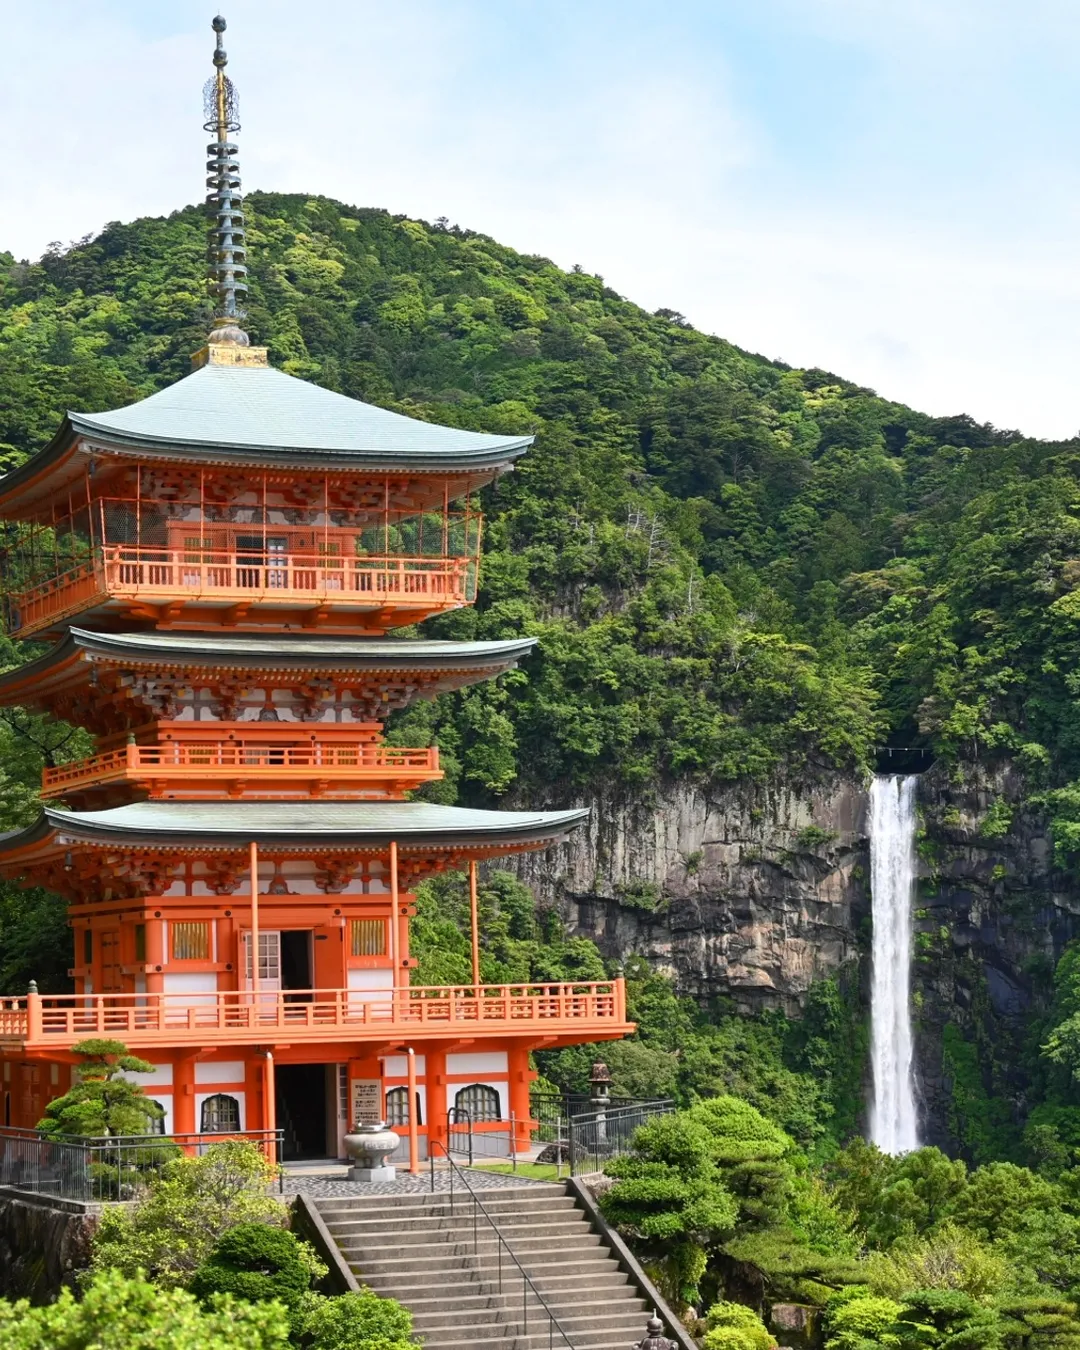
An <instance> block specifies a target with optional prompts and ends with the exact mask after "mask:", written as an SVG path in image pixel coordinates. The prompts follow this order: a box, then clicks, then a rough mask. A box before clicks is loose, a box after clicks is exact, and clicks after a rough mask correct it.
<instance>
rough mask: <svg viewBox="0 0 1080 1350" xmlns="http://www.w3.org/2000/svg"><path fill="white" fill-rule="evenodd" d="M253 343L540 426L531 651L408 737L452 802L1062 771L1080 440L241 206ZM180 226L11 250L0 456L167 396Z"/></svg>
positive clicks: (195, 292) (417, 248)
mask: <svg viewBox="0 0 1080 1350" xmlns="http://www.w3.org/2000/svg"><path fill="white" fill-rule="evenodd" d="M247 205H248V212H249V235H248V237H249V241H250V244H251V259H252V302H251V321H250V327H251V330H252V334H253V337H254V338H255V339H256V340H258V341H262V342H265V343H267V344H268V345H269V347H270V352H271V359H272V360H273V361H275V362H276V363H277V364H280V365H281V366H282V367H283V368H284V369H286V370H288V371H290V372H292V373H294V374H297V375H300V376H303V377H305V378H309V379H313V380H316V381H317V382H319V383H321V384H323V385H325V386H326V387H328V388H332V389H338V390H341V391H342V392H344V393H347V394H352V395H355V396H358V397H360V398H364V399H367V400H369V401H373V402H377V403H381V404H384V405H386V406H390V407H394V408H398V409H400V410H402V411H405V412H409V413H411V414H413V415H415V416H419V417H424V418H431V419H433V420H438V421H441V422H446V423H451V424H454V425H459V426H464V427H472V428H477V429H484V430H491V431H507V432H513V431H534V432H535V433H536V434H537V442H536V446H535V448H534V449H533V450H532V451H531V452H530V454H529V455H528V456H527V457H526V458H525V460H524V461H523V462H522V465H521V467H520V469H519V470H518V471H517V472H516V473H514V474H512V475H510V476H509V477H508V478H507V479H505V480H503V482H501V483H500V484H499V485H498V486H497V487H495V488H493V489H491V490H490V491H489V492H488V493H486V494H485V506H486V509H487V511H488V515H489V528H488V538H487V555H486V558H485V567H484V578H483V586H482V592H481V598H480V603H479V605H478V606H477V608H476V610H475V612H469V613H462V614H459V615H454V616H451V617H449V618H447V619H444V620H441V621H439V622H438V623H436V624H435V625H433V627H434V628H435V629H436V630H437V631H439V632H442V633H445V634H447V635H454V636H461V637H464V636H486V635H489V634H506V633H511V632H529V633H534V634H536V635H537V636H539V637H540V639H541V652H540V654H539V656H538V657H537V658H536V659H535V660H533V661H532V662H531V663H530V664H529V666H528V669H527V670H526V671H525V672H524V673H523V674H522V675H521V676H519V677H517V678H516V679H512V680H510V681H508V682H506V684H505V685H504V686H503V687H502V688H485V689H479V690H473V691H469V692H466V693H463V694H461V695H458V696H455V697H454V698H451V699H446V700H442V701H441V702H440V703H439V704H438V705H436V706H434V707H432V706H429V705H424V706H423V707H421V708H419V709H416V710H414V711H413V712H411V713H410V714H407V715H406V717H405V718H404V719H403V722H404V726H403V734H404V727H407V728H408V734H409V737H410V738H412V739H415V738H416V737H417V736H418V735H420V734H426V735H429V736H437V737H438V739H439V742H440V745H441V746H442V748H443V751H444V760H445V761H446V762H447V763H448V765H449V766H450V767H451V768H452V770H453V772H452V774H451V775H450V779H449V781H448V783H447V784H446V785H445V787H444V789H443V790H444V791H445V792H447V793H457V792H467V793H471V794H475V793H491V792H496V793H497V792H502V791H505V790H506V789H507V788H508V787H509V786H510V785H511V784H512V783H513V782H514V781H515V779H517V778H519V777H523V776H524V777H527V778H529V779H530V780H531V781H532V782H533V783H534V784H535V783H539V784H542V785H543V786H544V787H545V788H547V787H549V786H550V785H551V784H553V783H558V782H568V783H573V782H586V781H589V780H591V779H594V778H595V776H596V775H597V774H599V773H604V774H606V775H614V777H615V778H616V779H622V780H623V781H625V782H628V783H639V784H640V783H647V782H648V781H650V780H651V779H652V778H653V777H654V776H655V775H656V774H658V773H674V774H687V773H691V774H698V775H703V776H706V777H708V778H712V779H734V778H738V777H740V776H744V775H755V776H764V775H767V774H769V773H770V772H772V771H774V770H776V769H777V768H778V767H780V766H781V765H782V766H784V767H785V768H786V769H788V770H790V769H791V768H792V767H795V766H798V765H799V764H804V763H811V764H818V763H833V764H843V765H851V764H857V763H865V762H867V761H868V759H869V758H870V754H871V749H872V746H873V745H874V743H875V742H877V741H879V740H880V739H882V738H883V737H885V736H887V735H889V734H890V733H891V734H894V735H897V736H899V737H900V738H901V739H903V740H906V741H910V740H911V739H912V738H914V737H917V736H920V735H921V736H924V737H926V738H929V739H930V740H931V741H932V742H933V744H934V745H935V746H936V747H937V748H938V749H939V750H940V751H942V752H944V753H952V754H956V753H960V752H962V751H967V752H974V751H976V750H978V751H979V752H985V751H987V750H994V749H999V750H1000V749H1011V750H1016V751H1018V752H1019V751H1020V750H1023V752H1024V754H1025V755H1026V756H1027V757H1028V760H1029V761H1030V762H1032V763H1042V762H1045V761H1052V763H1053V770H1054V775H1055V776H1056V777H1057V778H1058V779H1059V780H1060V781H1059V782H1058V783H1057V784H1056V786H1059V787H1063V786H1064V785H1065V782H1066V781H1067V779H1068V778H1069V777H1070V776H1071V775H1072V774H1073V773H1074V771H1075V770H1076V769H1077V766H1078V754H1080V720H1078V718H1077V716H1076V709H1075V691H1074V689H1073V686H1072V684H1071V679H1072V676H1071V672H1072V670H1073V668H1074V667H1075V664H1076V661H1075V656H1076V643H1077V623H1078V621H1080V601H1078V600H1077V598H1076V597H1077V595H1080V591H1077V590H1076V586H1077V583H1078V581H1080V561H1077V557H1076V555H1077V554H1078V553H1080V547H1078V541H1077V529H1078V526H1077V522H1076V518H1075V501H1076V467H1077V445H1076V444H1075V443H1072V442H1070V443H1066V444H1061V445H1048V444H1043V443H1033V442H1028V441H1024V440H1022V439H1021V438H1020V437H1019V436H1017V435H1016V434H1013V433H1001V432H997V431H994V430H993V429H992V428H989V427H982V426H978V425H976V424H974V423H973V422H971V420H970V419H967V418H964V417H956V418H945V419H937V420H934V419H931V418H927V417H924V416H922V415H920V414H918V413H915V412H912V411H911V410H910V409H907V408H904V407H902V406H900V405H898V404H894V403H890V402H888V401H887V400H884V399H881V398H877V397H876V396H875V395H873V394H872V393H871V392H869V391H868V390H865V389H861V388H858V387H857V386H855V385H852V384H850V383H849V382H846V381H844V380H842V379H840V378H839V377H837V376H834V375H830V374H827V373H825V372H822V371H794V370H789V369H787V368H785V367H783V366H782V365H779V364H777V363H775V362H769V361H766V360H764V359H762V358H760V357H755V356H752V355H749V354H747V353H745V352H742V351H739V350H738V349H737V348H735V347H733V346H731V345H730V344H729V343H727V342H724V341H722V340H720V339H718V338H712V337H707V336H705V335H703V334H701V333H698V332H696V331H695V330H694V329H693V328H691V327H690V326H689V325H688V324H687V323H686V322H685V321H684V320H683V319H682V318H681V316H679V315H677V314H673V313H671V312H669V311H659V312H658V313H656V314H653V315H650V314H647V313H645V312H643V311H642V310H640V309H639V308H638V307H637V306H635V305H633V304H631V303H630V302H629V301H627V300H624V299H622V298H621V297H620V296H618V295H617V294H616V293H615V292H613V291H612V290H611V289H610V288H608V287H606V286H605V285H604V284H603V281H602V280H601V279H600V278H598V277H595V276H591V275H589V274H587V273H585V272H583V271H581V270H574V271H572V272H569V273H567V272H563V271H560V270H559V269H558V268H556V267H554V266H553V265H552V264H551V263H550V262H548V261H546V260H545V259H543V258H537V257H525V256H522V255H520V254H516V253H514V252H513V251H512V250H510V249H507V248H505V247H503V246H501V245H499V244H497V243H495V242H494V241H493V240H491V239H489V238H486V237H485V236H482V235H478V234H474V233H471V232H469V231H465V230H460V229H457V228H448V227H447V226H446V224H445V222H438V223H436V224H435V225H434V226H431V225H425V224H423V223H421V222H418V221H411V220H406V219H403V218H400V217H393V216H390V215H387V214H386V213H384V212H380V211H370V210H357V209H354V208H351V207H346V206H343V205H341V204H340V203H337V202H332V201H329V200H326V199H324V198H304V197H299V196H281V195H269V196H268V195H260V194H253V195H252V196H250V197H249V198H248V201H247ZM203 228H204V221H203V218H202V216H201V213H200V212H199V211H197V210H195V209H187V210H184V211H180V212H177V213H175V214H174V215H173V216H171V217H169V218H168V219H160V220H140V221H136V222H134V223H132V224H130V225H121V224H113V225H110V226H108V227H107V228H106V229H105V231H104V232H103V233H102V234H101V235H99V236H98V237H97V238H95V239H88V240H84V241H82V242H81V243H80V244H78V245H76V246H74V247H72V248H69V249H66V250H65V249H61V248H60V247H56V248H53V249H51V250H50V251H49V252H48V253H47V254H46V255H45V257H44V258H42V259H41V260H40V262H38V263H36V264H32V265H30V264H25V263H17V262H15V261H14V260H13V259H11V258H10V256H7V257H5V256H4V255H0V444H6V447H7V451H6V453H7V454H8V457H9V461H10V462H16V461H18V460H20V459H21V458H23V457H25V455H26V454H28V453H29V452H31V451H32V450H33V449H35V448H37V447H38V446H40V445H42V444H43V443H44V442H45V441H46V440H47V439H48V437H49V436H50V435H51V434H52V432H53V430H54V429H55V426H56V424H57V422H58V421H59V418H60V416H61V414H62V412H63V411H64V409H65V408H67V407H72V408H81V409H93V410H99V409H101V408H103V407H108V406H116V405H118V404H122V403H125V402H129V401H131V400H133V399H135V398H137V397H140V396H142V395H144V394H146V393H149V392H151V391H152V390H154V389H156V388H160V387H161V386H162V385H164V384H166V383H168V382H169V381H171V380H174V379H176V378H177V377H178V376H180V375H182V374H184V373H185V372H186V369H187V361H188V357H189V354H190V353H191V351H193V350H194V349H195V348H196V347H197V346H198V345H199V342H200V341H201V338H202V335H203V332H204V330H205V326H206V319H205V310H204V308H203V298H202V291H203V287H202V270H203V267H204V263H203V241H204V235H203Z"/></svg>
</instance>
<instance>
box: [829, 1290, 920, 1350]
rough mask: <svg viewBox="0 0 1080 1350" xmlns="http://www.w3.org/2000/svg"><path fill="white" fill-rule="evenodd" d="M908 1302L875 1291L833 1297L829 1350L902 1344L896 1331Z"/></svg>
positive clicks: (830, 1306) (862, 1349)
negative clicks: (898, 1301) (852, 1295)
mask: <svg viewBox="0 0 1080 1350" xmlns="http://www.w3.org/2000/svg"><path fill="white" fill-rule="evenodd" d="M903 1311H904V1305H903V1304H902V1303H897V1302H895V1300H893V1299H891V1298H878V1297H877V1296H875V1295H873V1294H859V1295H856V1296H855V1297H847V1298H845V1297H841V1298H837V1299H833V1300H832V1302H831V1303H830V1304H829V1308H828V1310H827V1312H826V1314H825V1332H826V1335H825V1350H869V1347H871V1346H882V1347H885V1346H890V1347H892V1346H899V1344H900V1339H899V1337H898V1336H897V1335H896V1334H895V1333H894V1332H893V1331H892V1327H893V1326H894V1325H895V1323H896V1319H897V1318H898V1317H899V1316H900V1314H901V1313H902V1312H903Z"/></svg>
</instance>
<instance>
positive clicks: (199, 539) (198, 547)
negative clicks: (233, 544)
mask: <svg viewBox="0 0 1080 1350" xmlns="http://www.w3.org/2000/svg"><path fill="white" fill-rule="evenodd" d="M213 551H214V541H213V539H212V538H210V537H209V536H208V535H201V536H200V535H194V536H193V535H188V536H187V538H185V540H184V561H185V562H189V563H201V562H210V561H211V559H210V558H209V557H207V556H206V555H207V554H210V553H213Z"/></svg>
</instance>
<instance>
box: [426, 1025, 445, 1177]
mask: <svg viewBox="0 0 1080 1350" xmlns="http://www.w3.org/2000/svg"><path fill="white" fill-rule="evenodd" d="M424 1069H425V1073H424V1083H425V1086H426V1088H427V1092H426V1097H427V1132H428V1153H429V1154H434V1156H435V1157H438V1158H441V1157H442V1156H443V1149H445V1148H446V1146H447V1143H448V1142H449V1141H448V1140H447V1137H446V1051H445V1050H444V1049H442V1048H441V1047H440V1048H439V1049H438V1050H434V1049H431V1048H430V1047H426V1048H425V1050H424ZM436 1140H437V1141H438V1142H439V1143H440V1144H441V1145H442V1148H434V1149H433V1148H432V1143H433V1142H434V1141H436Z"/></svg>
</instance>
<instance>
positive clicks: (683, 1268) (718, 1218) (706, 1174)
mask: <svg viewBox="0 0 1080 1350" xmlns="http://www.w3.org/2000/svg"><path fill="white" fill-rule="evenodd" d="M604 1170H605V1172H606V1173H607V1175H608V1176H609V1177H613V1178H614V1181H615V1184H614V1185H613V1186H612V1187H611V1188H610V1189H609V1190H607V1191H605V1192H604V1193H603V1194H602V1195H601V1197H600V1205H601V1208H602V1209H603V1211H604V1214H605V1215H606V1217H607V1218H608V1219H609V1220H610V1221H611V1222H612V1223H613V1224H615V1225H616V1226H617V1227H618V1228H619V1229H621V1230H622V1231H624V1232H626V1233H627V1234H629V1235H630V1236H631V1237H633V1238H635V1239H637V1240H638V1242H639V1243H640V1244H641V1246H642V1249H643V1250H644V1251H645V1252H646V1253H647V1254H648V1255H649V1257H650V1259H652V1260H654V1261H656V1262H657V1264H658V1267H659V1269H660V1271H661V1274H662V1278H663V1281H664V1283H665V1285H666V1287H667V1289H668V1291H669V1292H671V1293H672V1294H673V1295H674V1296H675V1297H676V1298H677V1299H678V1301H679V1302H680V1303H684V1304H690V1303H693V1302H695V1301H696V1300H697V1298H698V1282H699V1280H700V1279H701V1276H702V1275H703V1274H704V1271H705V1264H706V1250H707V1249H708V1248H709V1247H711V1246H713V1245H714V1244H715V1243H716V1242H718V1241H719V1240H720V1238H721V1237H723V1235H724V1234H725V1233H729V1232H731V1231H732V1230H733V1229H734V1227H735V1224H736V1222H737V1219H738V1207H737V1204H736V1201H735V1199H734V1197H733V1196H732V1195H731V1193H730V1192H729V1191H728V1190H727V1188H726V1187H725V1186H724V1184H723V1182H722V1180H721V1179H720V1177H719V1175H718V1173H717V1170H716V1166H715V1163H714V1160H713V1143H712V1139H711V1137H710V1135H709V1132H708V1130H707V1129H706V1128H705V1127H704V1126H703V1125H702V1124H700V1123H699V1122H698V1121H696V1120H693V1119H691V1118H690V1116H689V1115H688V1114H679V1115H669V1116H657V1117H655V1118H654V1119H653V1120H651V1121H649V1122H648V1123H647V1124H645V1125H642V1126H641V1127H640V1129H638V1130H637V1131H635V1133H634V1137H633V1139H632V1141H631V1152H630V1153H629V1154H627V1155H626V1156H625V1157H622V1158H616V1159H615V1160H614V1161H613V1162H610V1163H608V1165H607V1167H606V1168H605V1169H604Z"/></svg>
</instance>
